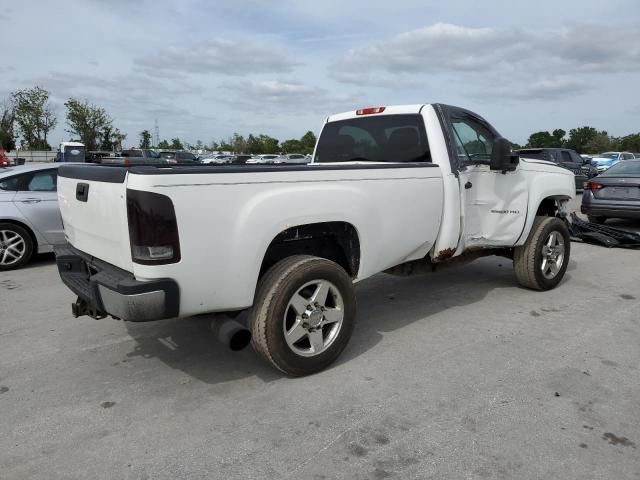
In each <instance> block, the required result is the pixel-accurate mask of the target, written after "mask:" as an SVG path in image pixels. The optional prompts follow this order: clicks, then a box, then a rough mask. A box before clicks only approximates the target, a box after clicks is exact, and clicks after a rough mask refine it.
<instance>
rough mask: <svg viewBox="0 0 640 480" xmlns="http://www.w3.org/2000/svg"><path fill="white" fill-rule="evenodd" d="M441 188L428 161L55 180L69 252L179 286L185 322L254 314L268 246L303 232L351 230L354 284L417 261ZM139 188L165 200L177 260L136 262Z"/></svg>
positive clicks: (83, 170) (114, 170)
mask: <svg viewBox="0 0 640 480" xmlns="http://www.w3.org/2000/svg"><path fill="white" fill-rule="evenodd" d="M79 184H84V185H85V186H84V187H78V185H79ZM78 188H86V189H87V191H88V195H87V198H86V200H82V199H78ZM442 189H443V187H442V174H441V171H440V168H439V167H438V166H437V165H435V164H432V163H424V162H423V163H404V164H396V163H342V164H318V165H287V166H270V165H255V166H254V165H251V166H249V165H245V166H225V165H219V166H209V165H207V166H181V165H177V166H131V167H128V168H126V167H118V166H96V165H68V166H63V167H61V168H60V172H59V183H58V192H59V199H60V208H61V213H62V219H63V222H64V225H65V232H66V235H67V239H68V241H69V243H70V244H71V245H72V246H73V247H75V248H76V249H78V250H80V251H82V252H84V253H85V254H87V255H90V256H94V257H96V258H98V259H100V260H101V261H103V262H107V263H108V264H112V265H114V266H116V267H117V268H120V269H122V270H125V271H128V272H131V273H132V274H133V275H134V276H135V278H136V279H137V280H142V281H145V280H154V279H159V278H171V279H173V280H175V281H176V282H177V283H178V285H179V286H180V296H181V299H182V300H183V301H181V302H180V305H181V306H180V316H187V315H194V314H198V313H204V312H212V311H228V310H240V309H243V308H246V307H248V306H250V305H251V304H252V302H253V294H254V290H255V285H256V282H257V279H258V275H259V272H260V268H261V265H262V262H263V259H264V255H265V252H266V251H267V248H268V247H269V245H270V243H271V242H272V241H273V240H274V238H276V237H277V236H278V235H279V234H280V233H281V232H284V231H287V230H289V229H291V228H293V227H296V226H297V225H308V224H321V223H326V222H345V223H347V224H350V225H352V226H353V227H354V228H355V231H356V232H357V234H358V237H359V241H360V252H361V258H360V261H359V268H358V272H357V275H356V280H361V279H364V278H367V277H369V276H371V275H373V274H374V273H377V272H379V271H382V270H385V269H386V268H389V267H391V266H394V265H396V264H399V263H402V262H405V261H408V260H413V259H417V258H422V257H424V255H426V254H427V253H428V252H429V250H430V249H431V248H432V246H433V242H434V241H435V238H436V236H437V233H438V229H439V225H440V218H441V215H442V202H443V200H442V197H443V193H442ZM135 190H137V191H143V192H153V193H157V194H160V195H164V196H167V197H169V198H170V200H171V202H172V204H173V207H174V209H175V217H176V219H177V226H178V231H179V238H180V251H181V258H180V260H179V261H178V262H176V263H172V264H168V265H142V264H140V263H136V262H134V261H133V260H132V255H131V246H130V243H129V225H128V223H127V215H126V209H127V195H128V192H130V191H135ZM424 219H428V221H424Z"/></svg>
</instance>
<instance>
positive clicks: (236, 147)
mask: <svg viewBox="0 0 640 480" xmlns="http://www.w3.org/2000/svg"><path fill="white" fill-rule="evenodd" d="M229 143H230V144H231V149H232V151H233V153H244V152H246V151H247V141H246V140H245V139H244V137H243V136H242V135H240V134H239V133H234V134H233V136H232V137H231V138H230V139H229Z"/></svg>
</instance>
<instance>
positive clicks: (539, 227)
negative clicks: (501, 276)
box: [513, 217, 571, 290]
mask: <svg viewBox="0 0 640 480" xmlns="http://www.w3.org/2000/svg"><path fill="white" fill-rule="evenodd" d="M570 253H571V239H570V237H569V229H568V228H567V225H566V223H565V222H564V221H562V220H561V219H559V218H557V217H536V219H535V221H534V222H533V226H532V227H531V232H529V237H528V238H527V241H526V243H525V244H524V245H522V246H520V247H516V248H515V250H514V254H513V267H514V271H515V274H516V279H517V280H518V283H519V284H520V285H522V286H523V287H527V288H531V289H533V290H550V289H552V288H554V287H555V286H556V285H558V284H559V283H560V281H561V280H562V278H563V277H564V274H565V272H566V271H567V265H568V264H569V256H570Z"/></svg>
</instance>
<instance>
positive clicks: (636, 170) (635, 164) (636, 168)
mask: <svg viewBox="0 0 640 480" xmlns="http://www.w3.org/2000/svg"><path fill="white" fill-rule="evenodd" d="M612 175H613V176H618V175H634V176H635V175H638V176H640V161H630V162H618V163H616V164H615V165H614V166H612V167H611V168H609V169H607V170H605V171H604V172H602V173H601V174H600V176H612Z"/></svg>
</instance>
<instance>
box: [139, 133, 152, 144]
mask: <svg viewBox="0 0 640 480" xmlns="http://www.w3.org/2000/svg"><path fill="white" fill-rule="evenodd" d="M140 148H151V132H149V130H143V131H141V132H140Z"/></svg>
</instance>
